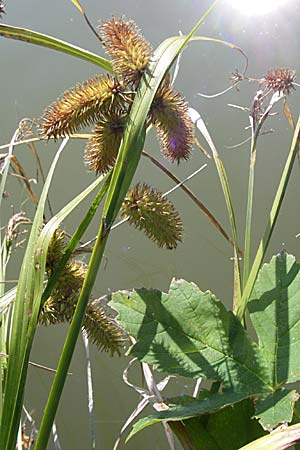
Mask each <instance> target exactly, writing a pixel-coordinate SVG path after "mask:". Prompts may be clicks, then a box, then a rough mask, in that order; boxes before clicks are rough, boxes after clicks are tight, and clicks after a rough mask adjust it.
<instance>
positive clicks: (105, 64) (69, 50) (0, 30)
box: [0, 24, 113, 73]
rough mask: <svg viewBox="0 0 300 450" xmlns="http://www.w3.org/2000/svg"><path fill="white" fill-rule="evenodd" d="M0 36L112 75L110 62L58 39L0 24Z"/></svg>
mask: <svg viewBox="0 0 300 450" xmlns="http://www.w3.org/2000/svg"><path fill="white" fill-rule="evenodd" d="M0 36H3V37H6V38H8V39H15V40H18V41H23V42H28V43H30V44H35V45H40V46H42V47H47V48H51V49H52V50H56V51H58V52H63V53H66V54H67V55H71V56H76V57H77V58H80V59H83V60H85V61H87V62H90V63H92V64H96V65H97V66H100V67H102V69H104V70H106V71H107V72H111V73H113V69H112V64H111V62H110V61H109V60H108V59H106V58H103V57H102V56H99V55H96V54H95V53H92V52H90V51H88V50H84V49H82V48H80V47H77V46H76V45H73V44H69V43H67V42H64V41H62V40H60V39H57V38H54V37H51V36H47V35H46V34H42V33H38V32H36V31H32V30H27V29H26V28H19V27H13V26H10V25H4V24H0Z"/></svg>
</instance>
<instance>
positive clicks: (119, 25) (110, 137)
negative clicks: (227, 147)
mask: <svg viewBox="0 0 300 450" xmlns="http://www.w3.org/2000/svg"><path fill="white" fill-rule="evenodd" d="M100 35H101V40H102V43H103V46H104V49H105V51H106V52H107V53H108V55H109V56H110V57H111V58H112V64H113V69H114V77H112V76H111V75H99V76H96V77H95V78H93V79H91V80H88V81H85V82H84V83H82V84H78V85H77V86H75V87H74V88H73V89H71V90H69V91H67V92H65V93H64V95H63V96H62V97H61V98H60V99H59V100H57V101H56V102H54V103H53V104H52V105H50V106H49V108H48V109H47V110H46V112H45V114H44V116H43V118H42V131H43V135H44V136H45V137H48V138H51V137H53V138H59V137H63V136H65V135H69V134H72V133H74V132H76V131H78V130H79V129H80V128H81V127H83V126H86V125H90V124H92V123H93V124H95V127H94V130H93V134H92V136H91V137H90V139H89V140H88V143H87V146H86V150H85V154H84V161H85V164H86V166H87V167H88V169H89V170H91V171H94V172H96V173H106V172H107V171H108V170H110V169H111V168H112V167H113V165H114V163H115V160H116V157H117V154H118V150H119V146H120V143H121V140H122V137H123V133H124V129H125V127H126V123H127V120H128V116H129V112H130V108H131V105H132V102H133V99H134V96H135V94H136V89H137V86H138V84H139V82H140V80H141V78H142V77H143V74H144V73H145V71H146V70H147V65H148V63H149V62H150V60H151V57H152V48H151V45H150V44H149V43H148V42H147V41H146V40H145V38H144V37H143V36H142V35H141V33H140V30H139V29H138V28H137V26H136V24H135V23H134V22H133V21H125V20H124V19H123V18H120V19H118V20H115V19H114V18H112V19H111V20H109V21H107V22H105V23H104V24H102V26H101V27H100ZM150 124H152V125H154V126H155V128H156V130H157V134H158V137H159V140H160V144H161V149H162V152H163V154H164V155H165V157H166V158H167V159H168V160H170V161H171V162H178V163H179V162H180V161H181V160H186V159H188V158H189V156H190V153H191V147H192V144H193V142H194V126H193V123H192V121H191V118H190V116H189V113H188V105H187V102H186V100H185V98H184V97H183V96H182V95H181V94H180V93H179V92H176V91H175V90H174V89H173V87H172V85H171V82H170V76H169V75H167V76H166V77H165V79H164V80H163V82H162V84H161V86H160V87H159V89H158V91H157V93H156V96H155V98H154V100H153V102H152V105H151V107H150V111H149V114H148V118H147V125H150ZM122 214H123V216H127V217H128V218H129V221H130V223H133V224H134V225H135V226H136V227H137V228H139V229H143V230H144V231H145V233H146V235H147V236H149V237H150V238H151V239H152V240H154V241H155V242H156V243H157V244H158V245H159V246H160V247H166V248H175V247H176V245H177V242H178V241H180V240H181V237H182V223H181V221H180V218H179V216H178V214H177V212H176V211H175V209H174V207H173V205H172V204H171V203H170V202H169V201H168V200H166V199H165V198H163V196H162V194H160V193H159V192H157V191H155V190H151V188H149V187H148V186H146V185H138V186H136V188H134V189H133V190H132V191H131V192H130V193H129V194H128V196H127V198H126V200H125V203H124V204H123V209H122Z"/></svg>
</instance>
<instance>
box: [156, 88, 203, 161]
mask: <svg viewBox="0 0 300 450" xmlns="http://www.w3.org/2000/svg"><path fill="white" fill-rule="evenodd" d="M150 120H151V122H152V123H153V124H154V126H155V127H156V129H157V133H158V136H159V139H160V143H161V148H162V152H163V154H164V155H165V157H166V158H167V159H169V160H170V161H172V162H174V161H177V162H178V163H179V162H180V160H181V159H185V160H186V159H188V158H189V156H190V153H191V147H192V144H193V142H194V139H195V138H194V126H193V122H192V120H191V118H190V116H189V113H188V105H187V102H186V100H185V98H184V97H183V96H182V95H181V94H180V93H179V92H176V91H175V90H174V89H173V88H172V86H171V85H170V84H169V83H164V84H163V85H162V87H161V88H160V89H159V90H158V91H157V94H156V96H155V98H154V100H153V103H152V106H151V109H150Z"/></svg>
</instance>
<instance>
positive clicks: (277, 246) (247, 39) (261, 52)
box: [0, 0, 300, 450]
mask: <svg viewBox="0 0 300 450" xmlns="http://www.w3.org/2000/svg"><path fill="white" fill-rule="evenodd" d="M7 3H8V5H7V13H8V14H7V16H6V17H5V23H9V24H12V25H18V26H23V27H26V28H32V29H34V30H37V31H41V32H43V33H45V34H49V35H54V36H56V37H59V38H61V39H65V40H67V41H69V42H72V43H74V44H77V45H79V46H82V47H84V48H87V49H90V50H92V51H94V52H99V53H100V54H103V51H102V48H101V47H100V46H99V44H98V42H97V40H96V39H95V38H94V36H93V35H92V34H91V33H90V32H89V30H88V29H87V27H86V25H85V23H84V21H83V20H82V18H81V16H80V14H79V13H78V12H77V10H76V9H75V8H74V6H73V5H72V3H71V2H70V1H67V0H65V1H52V2H45V1H37V0H31V1H27V2H23V1H21V0H15V1H9V2H8V1H7ZM210 3H211V2H209V1H201V0H198V1H196V0H181V1H176V0H165V1H163V2H161V1H159V0H152V1H151V2H144V1H136V0H135V1H133V0H127V1H118V0H111V1H109V2H99V1H98V2H96V1H90V2H85V3H84V7H85V8H86V12H87V14H88V15H89V17H90V18H91V19H92V21H93V22H94V23H96V21H97V19H106V18H109V17H110V16H111V15H112V14H113V15H115V16H116V17H118V16H120V15H123V14H124V15H126V17H127V18H133V19H135V20H136V22H137V23H138V25H139V26H140V27H141V29H142V30H143V34H144V35H145V37H146V38H148V39H149V40H150V41H151V42H152V44H153V46H154V47H155V46H156V45H158V44H159V43H160V42H161V41H162V40H163V39H165V38H166V37H168V36H170V35H175V34H177V33H178V31H179V30H181V31H182V32H183V33H185V32H188V31H189V30H190V29H191V28H192V26H193V25H194V24H195V22H196V20H198V18H199V17H200V16H201V14H202V13H203V12H204V10H205V9H206V8H207V7H208V6H209V4H210ZM228 3H229V2H226V1H223V2H222V1H221V2H220V6H219V7H218V8H217V9H216V10H215V12H214V13H213V14H212V15H211V16H210V17H209V19H208V20H207V22H206V23H205V24H204V26H203V27H202V28H201V30H200V34H202V35H207V36H211V37H216V38H219V39H226V40H228V41H230V42H233V43H235V44H237V45H239V46H240V47H242V48H243V49H244V50H245V52H246V53H247V55H248V57H249V69H248V75H249V76H252V77H257V78H261V77H263V75H264V74H265V73H266V72H267V70H268V69H269V68H271V67H286V66H287V67H291V68H293V69H296V71H297V72H298V73H300V63H299V27H300V14H299V7H298V6H297V1H296V0H294V1H290V2H288V3H287V4H286V6H285V7H284V8H283V9H281V10H279V11H278V12H277V13H276V14H272V15H271V14H269V15H268V16H259V17H255V18H253V17H252V18H249V17H246V16H242V15H240V14H237V13H235V12H233V11H232V10H231V9H230V7H229V6H228ZM0 51H1V53H0V54H1V78H0V80H1V107H0V144H1V143H6V142H8V141H9V139H10V138H11V136H12V134H13V132H14V130H15V128H16V127H17V124H18V122H19V120H20V119H21V118H23V117H30V118H34V117H37V116H39V115H40V114H41V112H42V111H43V109H44V108H45V107H46V106H47V105H48V104H49V103H51V102H52V101H53V100H55V99H56V98H57V97H58V96H59V95H60V93H61V92H62V91H64V90H65V89H67V88H68V87H71V86H73V85H74V84H76V82H78V81H81V80H84V79H86V78H89V77H91V76H93V75H94V74H96V73H97V67H96V66H93V65H91V64H90V65H89V64H87V63H84V62H83V61H80V60H76V59H75V58H72V57H67V56H65V55H63V54H58V53H56V52H54V51H50V50H46V49H42V48H39V47H34V46H30V45H26V44H24V43H19V42H13V41H7V40H4V39H1V40H0ZM243 63H244V61H243V60H242V58H241V56H240V55H239V54H238V53H237V52H234V51H232V50H230V49H228V48H225V47H222V46H217V45H213V44H211V43H209V44H208V43H204V42H202V43H193V44H191V45H190V46H189V47H188V49H187V50H186V51H185V52H184V56H183V58H182V62H181V67H180V73H179V76H178V79H177V82H176V87H177V88H178V90H180V91H181V92H182V93H184V95H185V96H186V97H187V99H188V100H189V102H190V105H191V106H192V107H193V108H195V109H197V110H199V111H200V113H201V115H202V117H203V119H204V120H205V122H206V125H207V126H208V128H209V130H210V132H211V135H212V137H213V139H214V140H215V143H216V145H217V147H218V149H219V152H220V153H221V155H222V158H223V160H224V163H225V165H226V168H227V170H228V176H229V180H230V185H231V189H232V192H233V198H234V204H235V208H236V213H237V222H238V226H239V233H240V236H241V237H240V241H242V237H243V227H244V215H245V200H246V187H247V176H248V175H247V166H248V154H249V153H248V150H249V148H248V146H247V145H244V146H241V147H238V148H236V149H228V148H227V147H228V146H232V145H234V144H237V143H239V142H241V141H243V140H244V139H245V138H247V136H248V133H249V131H247V130H245V127H246V126H247V125H248V117H247V113H246V112H242V111H240V110H237V109H233V108H230V107H229V106H228V103H231V104H237V105H242V106H247V107H248V106H249V105H250V104H251V101H252V99H253V96H254V94H255V92H256V90H257V89H258V85H257V84H254V83H252V84H246V83H245V84H242V85H241V86H240V91H239V92H238V91H237V90H235V89H234V90H231V91H230V92H229V93H227V94H225V95H223V96H221V97H218V98H216V99H210V100H208V99H204V98H201V97H199V96H198V95H197V93H198V92H203V93H215V92H217V91H219V90H222V89H224V88H225V87H227V85H228V78H229V76H230V74H231V72H233V71H234V70H235V69H239V70H241V69H242V67H243ZM296 81H297V80H296ZM290 105H291V108H292V110H293V112H294V114H295V117H297V115H298V112H299V111H300V107H299V106H300V91H299V88H298V90H297V91H296V92H295V93H293V95H292V97H291V98H290ZM277 111H279V112H280V114H279V115H278V116H275V117H273V119H272V120H271V122H270V123H269V125H268V126H267V128H273V129H274V130H275V131H274V132H273V133H272V134H269V135H266V136H264V137H262V138H261V140H260V144H259V148H258V161H257V172H256V183H257V184H256V195H255V208H254V214H255V217H254V223H255V231H254V235H255V239H258V237H259V236H260V233H262V231H263V229H264V226H265V223H266V219H267V213H268V208H269V205H270V202H271V201H272V199H273V196H274V189H275V188H276V186H277V184H278V178H279V176H280V174H281V171H282V167H283V164H284V160H285V156H286V154H287V151H288V147H289V144H290V141H291V133H290V131H289V128H288V124H287V122H286V121H285V119H284V117H283V114H282V105H280V106H279V107H277ZM57 146H58V145H57V144H56V145H53V144H48V145H45V144H41V145H39V146H38V148H39V151H40V157H41V159H42V161H43V164H44V165H45V167H47V165H48V164H49V162H50V160H51V159H52V157H53V155H54V152H55V150H56V149H57ZM83 148H84V143H83V142H77V143H75V142H71V143H70V144H69V145H68V147H67V149H66V151H65V153H64V156H63V158H62V160H61V162H60V165H59V167H58V170H57V172H56V178H55V183H54V184H53V189H52V191H51V203H52V207H53V209H54V211H57V210H59V209H60V208H61V207H62V206H63V205H65V204H66V203H67V202H68V201H69V200H70V199H71V198H72V197H73V196H74V195H75V194H77V193H78V192H79V191H80V190H81V189H82V188H84V187H85V186H87V184H88V183H89V182H90V181H91V180H92V179H93V176H92V175H91V174H88V173H87V172H86V169H85V167H84V165H83V162H82V153H83ZM146 149H147V150H148V151H150V152H152V153H153V154H154V155H156V157H157V158H159V159H160V160H161V161H163V158H162V157H161V155H160V153H159V149H158V143H157V142H156V140H155V138H154V136H150V138H149V139H148V141H147V144H146ZM16 155H17V156H18V158H20V160H21V161H22V163H23V164H24V165H25V166H26V168H27V171H28V173H29V174H31V176H34V175H35V174H34V171H33V169H32V166H33V159H32V156H31V155H30V154H29V152H28V149H27V148H26V147H19V148H18V149H16ZM204 162H208V167H207V168H206V169H205V170H204V171H203V172H202V173H201V174H200V175H198V176H197V177H196V178H194V179H193V180H192V181H191V182H189V186H190V187H191V189H192V190H193V191H194V192H195V193H197V195H198V196H199V197H200V198H201V200H202V201H203V202H204V203H205V204H206V205H207V206H209V208H210V209H211V211H213V212H214V213H215V214H216V216H217V217H218V219H219V220H220V221H221V222H222V223H223V224H224V226H225V227H226V228H227V229H228V228H229V227H228V219H227V216H226V210H225V206H224V201H223V197H222V192H221V188H220V185H219V182H218V178H217V175H216V171H215V168H214V165H213V163H212V162H211V161H207V160H206V159H205V158H204V156H203V155H202V154H201V153H200V151H199V150H197V149H195V151H194V154H193V157H192V159H191V160H190V161H189V162H187V163H182V164H181V165H180V166H179V167H172V170H174V172H175V173H176V175H177V176H178V177H180V178H184V177H185V176H187V175H188V174H190V173H191V172H193V171H194V170H195V169H196V168H198V167H200V166H201V165H202V164H203V163H204ZM166 164H167V165H168V167H169V168H170V167H171V166H170V164H168V163H166ZM299 176H300V173H299V167H297V166H296V167H295V170H294V172H293V176H292V180H291V183H290V186H289V189H288V193H287V197H286V200H285V203H284V207H283V209H282V213H281V215H280V218H279V223H278V227H277V231H276V233H275V234H274V237H273V239H272V243H271V249H270V251H269V255H270V254H271V253H276V252H278V251H280V250H282V248H285V249H286V250H287V251H288V252H292V253H295V254H296V256H297V257H299V255H300V246H299V239H300V238H299V239H298V238H297V237H296V235H297V233H299V232H300V220H299V194H298V193H299ZM136 179H137V180H141V181H147V182H149V183H151V184H152V185H153V186H155V187H157V188H159V189H160V190H162V191H165V190H168V189H169V188H170V187H172V183H171V182H170V180H169V179H167V178H166V177H165V176H164V175H162V174H161V173H160V172H159V171H158V170H157V169H156V168H155V167H153V166H152V165H151V163H149V161H146V160H143V161H142V162H141V165H140V168H139V172H138V174H137V176H136ZM24 199H25V194H23V195H21V194H20V191H19V190H18V193H17V194H13V193H12V195H11V197H9V198H8V199H7V207H8V209H9V206H10V205H13V209H14V210H15V211H18V210H19V209H20V208H22V209H24V208H25V209H26V207H27V206H26V204H22V201H23V200H24ZM172 200H173V201H174V203H175V204H176V206H177V208H178V209H179V210H180V212H181V215H182V218H183V221H184V225H185V237H184V243H183V244H182V245H180V246H179V247H178V249H177V250H176V251H173V252H170V251H166V250H159V249H157V248H156V247H155V245H154V244H153V243H152V242H150V241H148V240H147V239H146V238H144V236H143V235H142V234H141V233H140V232H137V231H135V230H134V229H132V228H129V227H128V226H127V225H124V226H123V227H120V228H118V229H117V230H116V231H115V232H114V233H113V235H112V236H111V238H110V241H109V243H108V246H107V250H106V257H107V264H106V267H105V269H104V267H103V268H102V270H101V271H100V273H99V276H98V280H97V285H96V288H95V295H97V296H98V295H99V296H100V295H103V294H105V293H107V291H108V290H110V291H115V290H117V289H120V288H122V289H128V288H132V287H140V286H146V287H156V288H160V289H167V287H168V285H169V282H170V279H171V278H172V277H173V276H175V277H180V278H185V279H187V280H192V281H195V282H196V283H197V284H198V285H199V286H200V287H201V288H202V289H203V290H206V289H211V290H213V291H214V292H215V293H216V294H217V296H218V297H219V298H220V299H222V300H223V301H224V302H225V303H226V304H227V305H230V304H231V295H232V292H231V285H232V261H231V259H230V258H231V256H232V251H231V248H230V246H229V244H227V242H225V241H224V239H223V238H222V237H221V236H220V235H219V234H218V233H217V232H216V231H215V229H214V228H212V226H211V225H210V224H209V222H208V220H207V219H206V217H205V216H203V214H201V213H200V212H199V210H197V209H196V207H195V205H194V204H192V203H191V202H190V201H189V200H187V197H186V196H185V194H184V193H182V192H179V191H176V193H175V194H172ZM83 211H84V210H82V211H77V212H76V213H75V214H74V216H73V217H72V218H71V219H69V220H68V222H67V228H68V229H69V230H70V231H72V230H73V229H74V227H75V226H76V223H77V222H78V220H80V217H81V215H82V214H83ZM96 230H97V219H96V220H95V223H94V226H93V227H92V229H91V230H90V231H89V233H88V235H87V236H86V237H87V239H88V238H91V237H93V236H94V235H95V232H96ZM256 244H257V241H256V240H255V241H254V245H253V251H254V250H255V248H256ZM14 269H15V268H14V267H12V268H11V269H10V274H11V276H12V277H13V276H15V270H14ZM65 332H66V329H65V328H64V327H57V328H48V329H40V330H39V332H38V335H37V339H36V342H35V346H34V351H33V355H32V360H33V361H36V362H39V363H40V364H45V365H48V366H51V367H55V366H56V364H57V360H58V356H59V353H60V349H61V345H62V342H63V338H64V336H65ZM91 351H92V362H93V379H94V389H95V428H96V439H97V449H99V450H100V449H101V450H104V449H105V450H107V449H112V446H113V442H114V440H115V438H116V436H117V434H118V431H119V430H120V428H121V426H122V424H123V422H124V420H125V419H126V418H127V416H128V415H129V414H130V413H131V411H132V409H133V408H134V407H135V405H136V403H137V401H138V396H137V394H136V393H134V392H132V391H131V390H130V389H129V388H128V387H127V386H126V385H124V383H123V381H122V371H123V369H124V368H125V366H126V364H127V359H126V358H120V359H118V358H115V359H111V358H109V357H108V356H106V355H103V354H101V353H99V352H97V350H96V349H95V348H92V349H91ZM71 371H72V373H73V375H72V376H70V377H69V378H68V382H67V385H66V388H65V391H64V396H63V399H62V402H61V406H60V409H59V414H58V417H57V426H58V432H59V437H60V440H61V444H62V448H63V449H72V450H82V449H87V448H89V441H88V419H87V399H86V380H85V368H84V352H83V345H82V343H81V342H79V343H78V346H77V351H76V355H75V356H74V358H73V363H72V368H71ZM29 379H30V382H29V384H28V392H27V399H26V406H27V408H28V409H29V410H30V411H32V412H33V416H34V417H35V418H36V420H37V424H38V423H39V419H40V416H41V411H42V410H43V407H44V404H45V400H46V398H47V393H48V389H49V387H50V384H51V375H49V374H48V373H45V372H43V371H39V370H37V369H34V368H31V369H30V373H29ZM135 381H137V382H138V380H135ZM188 388H189V386H185V385H184V382H182V383H181V381H180V382H175V381H173V388H172V391H173V393H179V392H181V391H184V390H186V389H188ZM141 447H142V448H143V449H145V450H146V449H147V450H148V449H149V450H150V449H151V450H154V449H155V450H158V449H161V450H162V449H166V448H167V444H166V441H165V440H164V437H163V433H162V432H161V431H160V428H159V426H156V428H153V429H150V431H147V432H145V433H144V434H141V435H138V436H137V437H136V438H135V439H133V440H132V441H131V442H130V443H129V444H128V445H127V447H126V448H128V450H138V449H140V448H141ZM51 448H53V446H52V444H49V449H51ZM122 448H123V444H122Z"/></svg>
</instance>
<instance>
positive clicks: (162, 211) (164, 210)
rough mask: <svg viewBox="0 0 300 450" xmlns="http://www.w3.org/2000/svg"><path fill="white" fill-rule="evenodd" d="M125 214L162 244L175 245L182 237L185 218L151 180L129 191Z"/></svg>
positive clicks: (123, 214) (159, 244) (150, 236)
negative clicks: (156, 188) (153, 186)
mask: <svg viewBox="0 0 300 450" xmlns="http://www.w3.org/2000/svg"><path fill="white" fill-rule="evenodd" d="M121 215H122V217H128V218H129V223H130V224H133V225H134V226H135V227H136V228H138V229H140V230H143V231H144V233H145V234H146V235H147V236H148V237H149V238H150V239H151V240H152V241H154V242H156V243H157V244H158V246H159V247H166V248H168V249H172V248H175V247H177V243H178V242H181V240H182V231H183V227H182V222H181V219H180V217H179V214H178V212H177V211H176V210H175V208H174V206H173V204H172V203H171V202H170V201H169V200H167V199H166V198H164V197H163V194H161V193H160V192H158V191H156V190H155V189H151V188H150V187H149V186H148V185H147V184H137V185H136V186H135V187H134V189H133V190H131V191H129V192H128V194H127V196H126V197H125V199H124V202H123V204H122V208H121Z"/></svg>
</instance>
